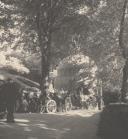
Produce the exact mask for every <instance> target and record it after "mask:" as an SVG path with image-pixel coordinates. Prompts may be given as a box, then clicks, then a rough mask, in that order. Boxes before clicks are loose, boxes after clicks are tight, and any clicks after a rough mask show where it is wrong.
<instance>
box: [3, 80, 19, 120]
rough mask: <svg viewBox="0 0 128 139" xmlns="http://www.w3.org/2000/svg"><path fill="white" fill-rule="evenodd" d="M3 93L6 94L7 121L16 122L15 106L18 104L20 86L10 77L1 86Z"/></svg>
mask: <svg viewBox="0 0 128 139" xmlns="http://www.w3.org/2000/svg"><path fill="white" fill-rule="evenodd" d="M1 93H2V94H3V95H4V102H5V104H6V105H5V106H6V110H7V122H14V115H13V114H14V108H15V104H16V97H17V95H18V88H17V85H16V83H15V82H14V81H13V80H11V79H8V80H7V81H6V82H5V84H3V85H2V86H1Z"/></svg>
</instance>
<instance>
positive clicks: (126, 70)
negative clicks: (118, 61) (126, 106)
mask: <svg viewBox="0 0 128 139" xmlns="http://www.w3.org/2000/svg"><path fill="white" fill-rule="evenodd" d="M127 3H128V0H125V1H124V5H123V9H122V18H121V22H120V33H119V46H120V48H121V50H122V56H123V58H124V59H125V65H124V68H123V79H122V87H121V101H122V102H124V101H125V96H126V93H127V90H128V88H127V79H128V57H127V52H126V49H125V46H124V43H123V32H124V24H125V15H126V9H127Z"/></svg>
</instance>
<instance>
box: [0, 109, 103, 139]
mask: <svg viewBox="0 0 128 139" xmlns="http://www.w3.org/2000/svg"><path fill="white" fill-rule="evenodd" d="M99 114H100V112H99V111H96V110H93V111H92V110H91V111H87V110H84V111H82V110H77V111H71V112H68V113H56V114H16V115H15V117H16V122H15V123H12V124H8V123H6V122H4V120H1V121H0V139H99V138H98V137H97V136H96V131H97V124H98V121H99Z"/></svg>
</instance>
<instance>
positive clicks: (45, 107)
mask: <svg viewBox="0 0 128 139" xmlns="http://www.w3.org/2000/svg"><path fill="white" fill-rule="evenodd" d="M42 101H43V104H42V106H41V113H43V112H47V113H55V112H60V111H62V112H64V111H69V110H71V109H72V102H71V97H70V95H69V94H68V93H65V94H61V93H58V92H55V93H49V94H48V95H47V96H46V99H45V100H43V99H42Z"/></svg>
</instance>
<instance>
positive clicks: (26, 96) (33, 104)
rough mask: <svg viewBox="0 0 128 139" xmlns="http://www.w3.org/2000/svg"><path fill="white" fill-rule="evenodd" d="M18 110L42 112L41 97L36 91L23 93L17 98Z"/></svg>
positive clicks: (16, 107)
mask: <svg viewBox="0 0 128 139" xmlns="http://www.w3.org/2000/svg"><path fill="white" fill-rule="evenodd" d="M15 110H16V112H21V113H22V112H23V113H27V112H29V113H35V112H40V97H39V95H37V93H36V92H35V93H34V92H31V93H21V95H20V97H19V98H18V99H17V100H16V106H15Z"/></svg>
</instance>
